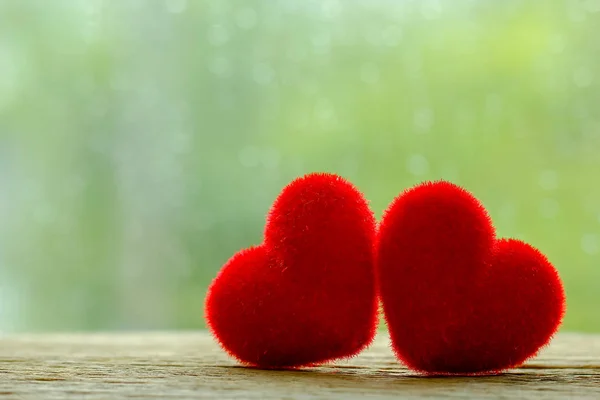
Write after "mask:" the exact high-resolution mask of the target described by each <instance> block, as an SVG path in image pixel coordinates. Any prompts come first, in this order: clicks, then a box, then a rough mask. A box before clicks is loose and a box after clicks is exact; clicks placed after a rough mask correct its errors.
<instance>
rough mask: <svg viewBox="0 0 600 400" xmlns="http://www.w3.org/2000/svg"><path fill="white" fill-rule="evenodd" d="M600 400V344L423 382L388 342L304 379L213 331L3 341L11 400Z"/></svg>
mask: <svg viewBox="0 0 600 400" xmlns="http://www.w3.org/2000/svg"><path fill="white" fill-rule="evenodd" d="M365 397H368V398H369V399H392V398H394V399H399V398H402V399H413V398H414V399H416V398H424V397H428V398H431V397H433V398H441V399H451V398H465V397H473V398H480V399H488V398H506V399H516V398H526V399H550V398H556V399H576V398H581V399H584V398H589V399H600V336H597V335H583V334H560V335H559V336H557V337H556V338H555V339H554V341H553V342H552V343H551V345H550V346H549V347H547V348H546V349H544V350H543V351H542V353H541V354H540V355H539V356H538V357H536V358H535V359H533V360H532V361H531V362H529V363H527V364H525V365H524V366H522V367H521V368H518V369H515V370H512V371H510V372H507V373H505V374H502V375H498V376H488V377H452V378H448V377H435V378H432V377H423V376H419V375H417V374H414V373H412V372H410V371H408V370H407V369H405V368H404V367H402V366H401V365H400V364H399V363H398V362H397V361H396V359H395V358H394V356H393V354H392V352H391V350H390V349H389V347H388V343H387V338H386V336H385V335H384V334H382V335H381V336H380V337H378V338H377V340H376V342H375V343H374V345H373V346H372V347H371V348H370V349H368V350H367V351H366V352H364V353H363V354H361V355H360V356H358V357H356V358H354V359H352V360H347V361H342V362H337V363H335V364H333V365H327V366H324V367H321V368H314V369H306V370H302V371H263V370H257V369H250V368H243V367H240V366H237V365H236V363H235V362H233V361H232V360H231V359H229V358H228V357H227V356H226V355H225V354H224V353H223V351H222V350H221V349H220V348H219V347H218V346H217V345H215V344H214V342H213V340H212V338H211V337H210V336H209V335H208V334H207V333H206V332H199V333H198V332H195V333H141V334H138V333H135V334H134V333H131V334H60V335H59V334H56V335H19V336H7V337H3V338H0V398H1V399H36V400H40V399H83V398H85V399H115V400H118V399H144V398H146V399H233V398H244V399H320V398H340V399H352V398H365Z"/></svg>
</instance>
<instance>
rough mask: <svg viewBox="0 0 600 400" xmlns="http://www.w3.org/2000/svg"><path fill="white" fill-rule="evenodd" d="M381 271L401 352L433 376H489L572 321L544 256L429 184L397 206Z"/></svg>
mask: <svg viewBox="0 0 600 400" xmlns="http://www.w3.org/2000/svg"><path fill="white" fill-rule="evenodd" d="M376 248H377V250H376V258H377V261H376V269H377V276H378V279H377V280H378V286H379V290H380V296H381V300H382V302H383V310H384V315H385V319H386V321H387V324H388V327H389V332H390V336H391V341H392V347H393V350H394V352H395V353H396V355H397V357H398V358H399V360H400V361H402V362H403V363H405V364H406V365H407V366H408V367H410V368H412V369H414V370H417V371H421V372H425V373H429V374H488V373H495V372H499V371H502V370H505V369H507V368H511V367H515V366H518V365H519V364H521V363H523V362H524V361H525V360H526V359H528V358H530V357H532V356H534V355H535V354H536V353H537V352H538V350H539V349H540V348H541V347H542V346H544V345H545V344H547V343H548V341H549V340H550V339H551V337H552V335H553V334H554V333H555V332H556V330H557V329H558V327H559V325H560V323H561V321H562V318H563V315H564V313H565V293H564V290H563V286H562V283H561V280H560V278H559V276H558V273H557V271H556V270H555V268H554V267H553V266H552V264H551V263H550V262H549V261H548V259H547V258H546V257H545V256H544V255H543V254H542V253H541V252H540V251H539V250H537V249H535V248H534V247H532V246H530V245H528V244H527V243H524V242H522V241H519V240H514V239H498V238H496V235H495V229H494V227H493V225H492V221H491V219H490V217H489V215H488V213H487V212H486V210H485V209H484V207H483V206H482V204H481V203H480V202H479V201H478V200H477V199H476V198H475V197H473V195H472V194H470V193H469V192H467V191H466V190H464V189H462V188H460V187H458V186H456V185H454V184H452V183H449V182H444V181H438V182H426V183H423V184H420V185H418V186H415V187H413V188H411V189H408V190H406V191H405V192H404V193H402V194H400V195H399V196H398V197H397V198H396V199H394V201H393V202H392V203H391V204H390V205H389V207H388V208H387V210H386V211H385V212H384V215H383V218H382V220H381V224H380V226H379V231H378V236H377V244H376Z"/></svg>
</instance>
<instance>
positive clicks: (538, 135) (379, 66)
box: [0, 0, 600, 331]
mask: <svg viewBox="0 0 600 400" xmlns="http://www.w3.org/2000/svg"><path fill="white" fill-rule="evenodd" d="M599 37H600V2H599V1H591V0H587V1H571V0H564V1H563V0H551V1H537V0H536V1H526V0H507V1H486V0H479V1H477V0H456V1H452V2H450V1H441V0H440V1H416V0H415V1H409V0H398V1H393V0H372V1H367V0H362V1H359V0H348V1H342V0H336V1H333V0H321V1H314V0H306V1H303V0H272V1H269V0H245V1H234V0H212V1H209V0H197V1H195V0H187V1H186V0H166V1H132V0H123V1H109V0H106V1H102V0H78V1H76V0H53V1H46V2H44V1H35V0H12V1H11V0H4V1H0V329H1V330H3V331H23V330H27V331H41V330H45V331H52V330H60V331H67V330H127V329H191V328H202V327H204V321H203V302H204V295H205V292H206V288H207V286H208V284H209V282H210V280H211V279H212V278H213V277H214V276H215V274H216V272H217V270H218V269H219V268H220V267H221V265H222V264H223V263H224V262H225V261H226V260H227V259H228V258H229V257H230V256H231V255H232V254H233V253H234V252H236V251H237V250H239V249H241V248H244V247H248V246H249V245H252V244H257V243H259V242H260V241H261V240H262V228H263V224H264V218H265V214H266V212H267V210H268V209H269V207H270V205H271V202H272V201H273V200H274V198H275V196H276V195H277V194H278V192H279V190H280V189H281V188H282V187H283V186H284V185H285V184H286V183H288V182H289V181H290V180H291V179H293V178H295V177H297V176H299V175H302V174H304V173H307V172H312V171H330V172H336V173H339V174H341V175H343V176H344V177H346V178H348V179H350V180H351V181H352V182H353V183H355V184H356V185H357V186H358V187H359V188H360V189H362V190H363V191H364V193H365V194H366V196H367V197H368V198H369V199H370V200H371V204H372V206H373V209H374V210H375V212H376V214H377V216H380V215H381V212H382V210H383V209H384V208H385V207H386V206H387V204H388V203H389V202H390V201H391V200H392V199H393V198H394V197H395V196H396V195H397V194H398V193H399V192H400V191H402V190H403V189H405V188H407V187H409V186H411V185H413V184H416V183H418V182H421V181H423V180H431V179H440V178H445V179H449V180H452V181H453V182H456V183H458V184H461V185H464V186H465V187H466V188H467V189H469V190H471V191H472V192H473V193H474V194H475V195H476V196H477V197H479V198H480V199H481V200H482V201H483V203H484V204H485V206H486V207H487V208H488V210H489V212H490V214H491V216H492V218H493V219H494V222H495V225H496V227H497V230H498V234H499V235H501V236H513V237H518V238H521V239H524V240H527V241H529V242H530V243H531V244H533V245H534V246H536V247H538V248H539V249H541V250H542V251H543V252H545V253H546V254H547V255H548V257H549V258H550V260H551V261H552V262H553V263H554V264H555V265H556V267H557V268H558V269H559V271H560V274H561V276H562V278H563V280H564V283H565V285H566V289H567V296H568V312H567V316H566V319H565V323H564V325H563V329H564V330H577V331H600V313H599V312H598V308H599V307H600V266H599V265H598V264H599V263H600V183H599V176H600V90H599V89H600V77H599V76H598V71H600V41H599V40H598V38H599Z"/></svg>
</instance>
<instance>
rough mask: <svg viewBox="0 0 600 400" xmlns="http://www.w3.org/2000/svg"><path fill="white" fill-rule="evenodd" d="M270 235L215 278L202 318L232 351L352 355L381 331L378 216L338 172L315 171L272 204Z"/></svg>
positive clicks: (257, 357) (322, 357) (296, 356)
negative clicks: (376, 268)
mask: <svg viewBox="0 0 600 400" xmlns="http://www.w3.org/2000/svg"><path fill="white" fill-rule="evenodd" d="M264 237H265V238H264V242H263V244H261V245H260V246H257V247H251V248H249V249H246V250H242V251H240V252H239V253H237V254H235V255H234V256H233V257H232V258H231V259H230V260H229V261H227V263H226V264H225V265H224V266H223V268H222V269H221V271H220V272H219V273H218V275H217V277H216V278H215V279H214V281H213V282H212V284H211V286H210V288H209V292H208V295H207V298H206V303H205V317H206V320H207V324H208V326H209V328H210V330H211V332H212V333H213V336H215V338H216V339H217V341H218V342H219V343H220V344H221V346H222V347H223V348H224V349H225V350H226V351H227V352H228V353H229V354H230V355H231V356H233V357H235V358H237V359H238V360H239V361H241V362H242V363H244V364H248V365H254V366H259V367H263V368H282V367H299V366H307V365H315V364H318V363H322V362H325V361H329V360H333V359H336V358H345V357H350V356H352V355H354V354H356V353H358V352H359V351H360V350H362V349H363V348H365V347H366V346H367V345H368V344H369V343H370V342H371V341H372V340H373V337H374V335H375V329H376V324H377V296H376V291H375V286H376V285H375V277H374V272H375V271H374V254H373V248H374V240H375V218H374V216H373V213H372V212H371V210H370V209H369V206H368V204H367V201H366V200H365V199H364V197H363V196H362V194H361V193H360V192H359V191H358V190H357V189H356V188H355V187H354V186H352V185H351V184H350V183H349V182H347V181H345V180H344V179H342V178H340V177H339V176H336V175H333V174H309V175H306V176H304V177H302V178H299V179H296V180H295V181H293V182H292V183H290V184H289V185H288V186H287V187H285V188H284V189H283V191H282V192H281V194H280V195H279V197H278V198H277V199H276V201H275V203H274V204H273V206H272V208H271V210H270V212H269V215H268V218H267V224H266V227H265V234H264Z"/></svg>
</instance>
